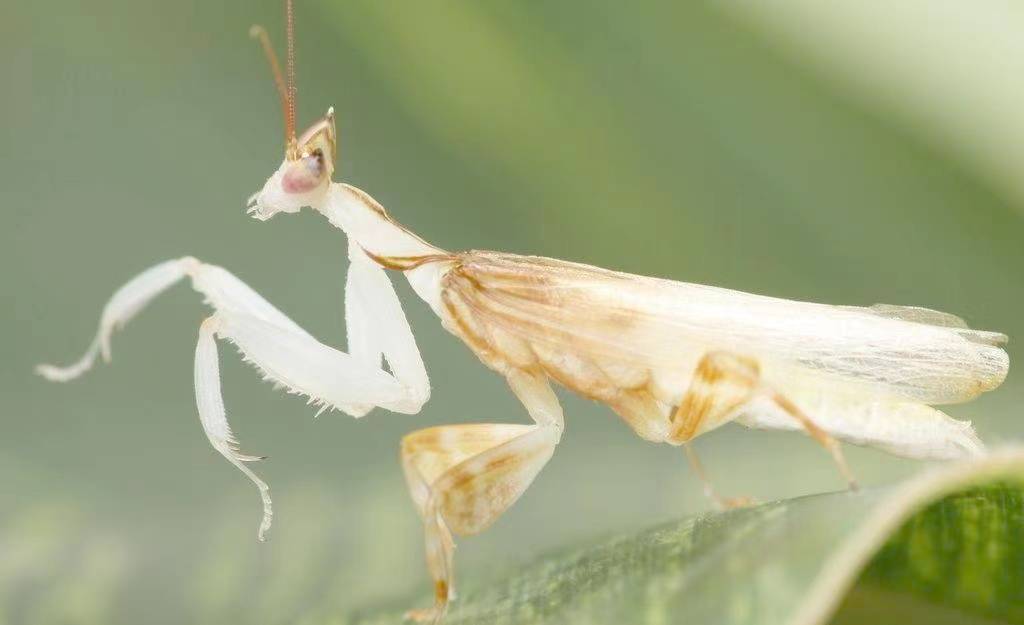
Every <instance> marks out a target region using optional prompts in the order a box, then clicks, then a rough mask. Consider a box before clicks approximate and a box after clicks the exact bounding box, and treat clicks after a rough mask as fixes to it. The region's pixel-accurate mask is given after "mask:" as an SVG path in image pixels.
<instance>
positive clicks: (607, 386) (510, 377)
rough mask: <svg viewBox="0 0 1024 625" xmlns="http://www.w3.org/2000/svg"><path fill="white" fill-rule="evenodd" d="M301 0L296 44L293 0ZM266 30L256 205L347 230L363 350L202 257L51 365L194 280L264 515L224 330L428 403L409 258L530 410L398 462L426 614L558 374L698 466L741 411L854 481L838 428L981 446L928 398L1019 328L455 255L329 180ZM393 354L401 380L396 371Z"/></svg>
mask: <svg viewBox="0 0 1024 625" xmlns="http://www.w3.org/2000/svg"><path fill="white" fill-rule="evenodd" d="M286 6H287V7H288V37H289V52H291V50H292V49H293V44H292V39H293V27H292V10H291V2H290V0H288V1H287V2H286ZM253 34H254V35H255V36H256V37H259V38H260V41H261V43H262V44H263V46H264V50H265V51H266V52H267V56H268V58H269V59H270V63H271V67H272V68H273V70H274V75H275V82H276V84H277V87H278V93H279V95H280V98H281V102H282V108H283V110H284V118H285V158H284V160H283V162H282V163H281V165H280V167H279V168H278V169H277V170H276V171H275V172H274V173H273V175H271V177H270V178H269V179H268V180H267V182H266V183H265V185H264V186H263V188H262V189H261V190H260V191H259V192H257V193H256V194H254V195H253V196H252V197H251V198H250V200H249V205H248V210H249V212H250V213H251V214H252V216H253V217H255V218H257V219H260V220H267V219H270V218H271V217H273V216H274V215H276V214H279V213H296V212H299V211H300V210H301V209H302V208H303V207H310V208H312V209H313V210H315V211H317V212H319V213H321V214H322V215H324V216H325V217H326V218H327V220H328V221H329V223H331V224H332V225H333V226H335V227H337V228H339V229H341V230H342V231H343V232H344V233H345V234H346V235H347V237H348V242H349V259H350V261H351V264H350V267H349V273H348V278H347V282H346V294H345V317H346V323H347V330H348V337H349V343H348V348H349V353H347V354H346V353H344V352H340V351H338V350H335V349H333V348H331V347H328V346H326V345H323V344H321V343H319V342H318V341H316V339H314V338H313V337H311V336H310V335H309V334H307V333H306V332H304V331H303V330H302V329H301V328H299V327H298V326H297V325H296V324H295V323H294V322H292V321H291V320H290V319H288V318H287V317H285V316H284V315H283V314H282V313H280V312H279V311H277V309H275V308H274V307H273V306H271V305H270V304H269V303H268V302H266V301H265V300H263V299H262V298H260V297H259V296H258V295H257V294H255V292H253V291H252V290H251V289H249V288H248V287H246V286H245V285H244V284H242V283H241V282H240V281H239V280H238V279H237V278H234V277H233V276H231V274H229V273H227V272H226V271H225V270H223V269H220V268H217V267H214V266H212V265H205V264H203V263H200V262H199V261H196V260H195V259H191V258H186V259H181V260H178V261H170V262H168V263H164V264H163V265H159V266H157V267H156V268H154V269H152V270H149V271H148V272H146V273H144V274H143V275H142V276H140V277H139V278H137V279H135V280H134V281H133V282H131V283H129V284H128V285H126V287H124V288H123V289H122V290H121V291H119V292H118V293H117V294H116V295H115V296H114V298H113V299H112V300H111V302H110V304H109V305H108V307H107V309H106V310H105V311H104V314H103V319H102V321H101V327H100V331H99V334H98V336H97V338H96V340H95V341H94V342H93V344H92V346H91V347H90V349H89V352H88V353H87V354H86V357H85V358H84V359H83V360H82V361H80V362H79V363H77V364H76V365H72V366H71V367H68V368H65V369H58V368H53V367H43V368H40V373H42V374H43V375H45V376H46V377H48V378H50V379H55V380H63V379H70V378H72V377H76V376H77V375H79V374H81V373H83V372H84V371H85V370H86V369H88V367H89V365H91V363H92V361H93V360H94V359H95V357H96V356H97V355H98V354H102V355H103V356H104V357H105V358H106V357H108V356H109V346H108V342H109V335H110V333H111V331H112V330H113V328H115V327H118V326H120V325H121V324H123V323H124V322H126V321H127V320H128V319H129V318H130V317H131V316H132V315H133V314H134V313H136V312H137V311H138V310H139V309H141V308H142V307H143V306H144V305H145V304H146V303H147V302H148V301H149V300H150V299H151V298H152V297H154V296H155V295H156V294H157V293H159V292H160V291H162V290H163V289H164V288H166V287H168V286H169V285H170V284H172V283H173V282H175V281H177V280H178V279H180V278H183V277H185V276H188V277H191V278H192V282H193V286H194V287H195V288H196V289H197V290H198V291H200V292H201V293H202V294H203V295H204V296H205V297H206V299H207V301H208V302H209V303H210V304H211V305H212V306H213V308H214V310H215V312H214V315H213V316H212V317H211V318H209V319H208V320H207V321H205V322H204V323H203V325H202V327H201V329H200V339H199V345H198V347H197V352H196V397H197V406H198V409H199V413H200V418H201V421H202V423H203V426H204V429H205V430H206V433H207V436H208V437H209V438H210V440H211V442H212V443H213V445H214V447H215V448H216V449H217V450H218V451H220V452H221V453H222V454H224V455H225V457H226V458H228V460H229V461H231V462H232V463H233V464H235V465H236V466H237V467H238V468H239V469H241V470H242V471H243V472H245V473H246V474H247V475H249V477H250V478H251V479H253V480H254V481H255V482H256V484H257V485H258V486H259V487H260V491H261V493H263V494H264V496H265V519H264V525H266V523H268V522H269V515H270V503H269V497H266V486H265V485H264V484H263V483H262V482H261V481H259V479H258V478H257V477H256V476H255V475H254V474H252V473H251V472H250V471H249V469H248V467H247V466H246V464H245V463H246V462H250V461H252V460H255V459H256V458H255V457H253V456H247V455H244V454H241V453H240V452H239V451H238V448H237V445H236V443H235V441H234V438H233V436H232V435H231V431H230V429H229V428H228V425H227V421H226V417H225V414H224V408H223V403H222V401H221V397H220V388H219V381H218V376H217V364H216V347H215V343H214V337H221V338H225V339H227V340H229V341H232V342H234V343H235V344H236V345H237V346H238V347H239V348H240V349H241V351H242V353H243V355H244V356H245V357H246V358H247V359H248V360H250V361H251V362H252V363H253V364H254V365H255V366H257V368H259V369H260V370H261V371H262V372H263V373H264V375H266V376H267V377H268V378H270V379H272V380H274V381H276V382H279V383H281V384H283V385H285V386H286V387H287V388H288V389H289V390H291V391H293V392H298V393H302V394H305V395H307V396H309V397H310V398H311V400H312V401H315V402H318V403H321V404H322V405H323V406H324V407H332V408H339V409H341V410H344V411H346V412H348V413H350V414H353V415H355V416H360V415H362V414H365V413H366V411H368V410H369V409H370V408H372V407H374V406H379V407H383V408H387V409H389V410H393V411H396V412H408V413H412V412H416V411H418V410H419V409H420V407H421V406H422V405H423V403H424V402H425V401H426V400H427V398H428V395H429V383H428V381H427V376H426V373H425V372H424V369H423V364H422V361H421V359H420V355H419V352H418V350H417V348H416V344H415V340H414V338H413V336H412V332H411V330H410V328H409V326H408V323H407V322H406V320H405V317H404V314H403V312H402V309H401V306H400V304H399V302H398V299H397V297H396V296H395V293H394V291H393V290H392V287H391V284H390V282H389V281H388V279H387V277H386V275H385V274H384V273H383V270H384V269H389V270H395V271H399V272H401V273H402V274H403V275H404V276H405V278H406V279H407V280H408V281H409V283H410V285H411V286H412V288H413V290H414V291H415V293H416V294H417V295H418V296H419V297H420V298H421V299H422V300H423V301H424V302H425V303H426V304H427V305H428V306H429V307H430V308H431V310H432V311H433V312H434V313H435V314H436V315H437V316H438V318H439V319H440V321H441V324H442V325H443V327H444V328H445V329H447V330H448V331H449V332H450V333H452V334H454V335H455V336H456V337H458V338H459V339H461V340H462V341H463V342H464V343H465V344H466V345H467V347H469V349H470V350H472V351H473V353H475V354H476V355H477V357H478V358H479V359H480V360H481V361H482V363H483V364H484V365H486V366H487V367H489V368H490V369H492V370H494V371H495V372H497V373H498V374H500V375H502V376H503V377H504V378H505V379H506V381H507V382H508V385H509V387H510V389H511V391H512V392H513V393H514V394H515V395H516V397H517V398H518V399H519V400H520V401H521V403H522V404H523V406H524V408H525V409H526V412H527V414H528V415H529V417H530V420H531V423H529V424H510V423H478V424H468V425H456V426H439V427H431V428H428V429H423V430H419V431H415V432H413V433H411V434H409V435H408V436H406V437H405V438H404V439H403V441H402V443H401V460H402V466H403V470H404V472H405V476H406V480H407V483H408V487H409V489H410V492H411V495H412V499H413V501H414V504H415V506H416V509H417V511H418V513H419V515H420V516H421V518H422V520H423V525H424V536H425V543H426V556H427V565H428V570H429V573H430V575H431V577H432V579H433V582H434V604H433V605H432V606H430V607H428V608H426V609H423V610H416V611H412V612H410V614H409V616H410V617H411V618H413V619H416V620H421V621H433V622H438V621H440V620H441V619H442V618H443V616H444V614H445V613H446V609H447V606H448V604H449V601H450V600H451V598H452V597H453V596H454V562H453V552H454V537H453V536H454V535H456V534H457V535H469V534H475V533H478V532H480V531H482V530H484V529H486V528H487V527H488V526H489V525H490V524H491V523H493V522H494V521H495V520H496V519H497V518H498V517H499V516H500V515H501V514H502V513H503V512H504V511H505V510H507V509H508V508H509V507H510V506H511V505H512V504H513V503H515V501H516V500H517V499H518V498H519V497H520V496H521V495H522V494H523V493H524V492H525V490H526V489H527V488H528V487H529V485H530V484H531V483H532V481H533V480H534V478H536V476H537V475H538V474H539V472H540V471H541V469H542V468H543V467H544V466H545V464H546V463H547V461H548V460H549V459H550V458H551V456H552V454H553V453H554V450H555V447H556V446H557V445H558V442H559V441H560V439H561V437H562V434H563V431H564V420H563V414H562V409H561V406H560V404H559V401H558V398H557V397H556V395H555V393H554V391H553V390H552V387H551V382H552V381H554V382H556V383H558V384H560V385H562V386H563V387H565V388H567V389H570V390H572V391H574V392H576V393H579V394H581V395H583V396H585V397H588V398H591V399H594V400H596V401H599V402H601V403H604V404H606V405H607V406H608V407H610V408H611V409H612V410H613V411H614V412H616V413H617V414H618V415H619V416H620V417H622V418H623V420H625V421H626V423H627V424H628V425H629V426H630V427H631V428H632V429H633V430H634V431H635V432H636V434H637V435H639V436H640V437H642V438H644V439H646V440H649V441H652V442H662V443H668V444H670V445H674V446H681V447H683V448H684V449H685V450H686V453H687V457H688V458H689V459H690V462H691V464H692V466H693V468H694V470H695V471H697V472H698V474H699V475H701V476H703V472H702V470H701V468H700V464H699V461H698V460H697V458H696V456H695V455H694V453H693V451H692V449H691V448H690V447H689V443H690V441H692V440H693V439H694V438H696V437H697V436H700V435H701V434H704V433H706V432H709V431H711V430H713V429H716V428H718V427H720V426H722V425H724V424H726V423H729V422H737V423H739V424H741V425H744V426H747V427H751V428H764V429H776V430H800V431H804V432H806V433H807V434H808V435H810V436H811V437H812V438H813V439H814V440H815V441H816V442H818V443H819V444H821V445H822V446H823V447H824V448H825V449H826V450H827V451H828V452H829V453H830V454H831V455H832V457H833V459H834V461H835V463H836V464H837V466H838V468H839V470H840V472H841V473H842V475H843V477H844V478H845V480H846V481H847V483H848V484H849V485H850V486H851V487H855V486H856V482H855V480H854V478H853V474H852V472H851V471H850V469H849V468H848V466H847V464H846V461H845V459H844V457H843V454H842V450H841V448H840V446H839V441H846V442H850V443H853V444H858V445H866V446H872V447H877V448H880V449H883V450H885V451H888V452H890V453H893V454H897V455H902V456H908V457H913V458H939V459H943V458H957V457H961V456H968V455H974V454H979V453H982V452H983V449H984V448H983V446H982V444H981V442H980V441H979V440H978V438H977V436H976V435H975V434H974V431H973V429H972V428H971V425H970V423H967V422H961V421H956V420H954V419H952V418H950V417H948V416H947V415H945V414H944V413H942V412H941V411H939V410H937V409H935V408H933V407H932V406H934V405H941V404H947V403H955V402H963V401H967V400H970V399H972V398H973V397H975V396H977V395H979V394H981V393H982V392H985V391H988V390H992V389H994V388H995V387H997V386H998V385H999V384H1000V383H1001V382H1002V381H1003V379H1004V377H1005V375H1006V372H1007V368H1008V357H1007V354H1006V352H1005V351H1004V350H1003V349H1002V347H1001V346H1002V344H1003V343H1004V342H1005V341H1006V337H1005V336H1004V335H1001V334H998V333H994V332H985V331H978V330H972V329H970V328H968V327H967V326H966V324H964V323H963V321H961V320H960V319H958V318H957V317H954V316H952V315H948V314H945V313H940V312H936V311H931V310H927V309H923V308H915V307H901V306H882V305H878V306H873V307H868V308H862V307H852V306H830V305H823V304H813V303H806V302H795V301H788V300H782V299H776V298H771V297H764V296H759V295H750V294H746V293H739V292H736V291H729V290H726V289H720V288H715V287H707V286H700V285H694V284H686V283H681V282H675V281H671V280H663V279H656V278H648V277H642V276H636V275H630V274H625V273H619V272H614V271H609V270H605V269H600V268H597V267H592V266H588V265H582V264H576V263H570V262H566V261H562V260H556V259H551V258H541V257H533V256H518V255H514V254H506V253H498V252H480V251H468V252H455V253H453V252H448V251H445V250H443V249H441V248H439V247H436V246H434V245H431V244H429V243H427V242H426V241H424V240H423V239H421V238H420V237H418V236H416V235H415V234H413V233H412V232H410V231H409V230H407V229H406V228H404V227H403V226H402V225H400V224H399V223H398V222H397V221H395V220H394V219H392V218H391V217H390V216H389V215H388V213H387V212H386V211H385V210H384V208H383V207H381V206H380V204H378V203H377V202H376V201H374V200H373V199H372V198H371V197H370V196H369V195H367V194H366V193H364V192H363V191H360V190H359V189H356V188H354V187H352V186H349V185H346V184H343V183H336V182H334V181H333V180H332V178H333V173H334V168H335V158H336V136H335V129H334V114H333V111H332V110H328V112H327V114H326V115H325V116H324V118H322V119H321V120H319V121H318V122H317V123H315V124H313V126H311V127H310V128H309V129H308V130H307V131H306V132H305V133H303V134H301V135H298V136H296V133H295V86H294V85H295V83H294V62H293V60H292V55H291V54H289V56H288V64H287V67H288V77H287V80H286V79H285V77H283V76H282V75H281V71H280V69H279V64H278V63H277V60H276V58H275V57H274V55H273V52H272V50H271V47H270V45H269V42H268V40H267V37H266V34H265V32H264V31H263V30H262V29H258V28H257V29H254V31H253ZM382 356H383V357H384V358H385V359H386V360H387V362H388V364H389V366H390V369H391V371H392V373H390V374H389V373H387V372H386V371H384V370H382V368H381V357H382ZM705 482H706V480H705ZM706 489H707V492H708V494H709V495H710V496H711V497H712V498H713V499H714V500H715V501H717V502H719V503H721V504H723V505H728V504H730V503H732V502H731V501H730V500H726V499H723V498H720V497H718V495H717V494H715V493H714V491H713V490H712V489H711V488H710V486H707V487H706ZM261 535H262V528H261Z"/></svg>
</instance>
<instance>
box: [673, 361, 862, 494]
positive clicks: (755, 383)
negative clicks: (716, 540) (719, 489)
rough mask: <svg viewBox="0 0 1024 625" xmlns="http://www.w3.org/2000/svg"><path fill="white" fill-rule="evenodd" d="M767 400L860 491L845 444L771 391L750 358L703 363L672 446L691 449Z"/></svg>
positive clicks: (678, 412)
mask: <svg viewBox="0 0 1024 625" xmlns="http://www.w3.org/2000/svg"><path fill="white" fill-rule="evenodd" d="M761 398H764V399H767V400H769V401H771V402H773V403H774V404H775V405H777V406H778V407H779V408H780V409H782V410H783V411H784V412H785V413H786V414H788V415H789V416H791V417H792V418H793V419H794V420H796V421H797V422H798V423H799V424H800V425H801V426H802V427H803V428H804V429H805V430H806V431H807V433H808V434H809V435H810V436H811V438H813V439H814V440H815V441H817V442H818V443H819V444H820V445H821V446H822V447H824V448H825V449H826V450H828V452H829V453H830V454H832V458H833V460H834V461H835V463H836V466H838V468H839V471H840V473H842V475H843V477H844V478H845V479H846V480H847V483H848V484H849V486H850V488H851V489H856V488H857V482H856V480H855V479H854V477H853V474H852V472H851V471H850V469H849V466H848V465H847V464H846V459H845V457H844V456H843V452H842V449H841V448H840V446H839V442H838V441H837V440H836V439H835V438H833V437H832V436H831V435H830V434H829V433H828V432H826V431H825V430H823V429H822V428H820V427H819V426H818V425H817V424H816V423H815V422H814V421H813V420H812V419H811V418H810V417H808V416H807V415H806V414H805V413H804V412H803V411H802V410H801V409H800V408H799V406H797V405H796V404H794V403H793V402H792V401H791V400H790V399H788V398H787V397H786V396H785V395H783V394H782V393H780V392H779V391H777V390H775V389H773V388H771V387H770V386H768V385H767V384H766V383H765V382H764V380H763V379H762V377H761V368H760V366H759V365H758V363H757V361H756V360H754V359H753V358H748V357H745V356H739V355H736V354H731V353H728V352H709V353H707V354H706V355H705V356H704V357H703V358H701V360H700V362H698V363H697V368H696V370H695V371H694V374H693V378H692V380H691V382H690V386H689V388H688V389H687V390H686V393H685V394H684V395H683V398H682V400H681V401H680V402H679V405H678V406H677V407H676V409H675V411H674V412H673V414H672V419H671V422H672V423H671V428H670V430H669V436H668V442H669V443H672V444H675V445H683V444H686V443H688V442H689V441H691V440H693V439H694V438H696V437H697V436H700V435H701V434H703V433H705V432H707V431H710V430H713V429H714V428H717V427H719V426H720V425H723V424H725V423H728V422H729V421H732V420H733V419H735V418H736V417H738V416H739V415H740V413H741V412H742V410H743V409H744V408H745V407H747V406H748V405H749V404H750V403H751V402H753V401H755V400H757V399H761ZM687 453H688V455H690V456H691V458H694V456H692V450H688V451H687ZM691 463H693V460H691ZM697 466H699V462H698V463H697ZM698 471H699V472H702V471H701V470H698ZM705 483H707V482H705ZM712 492H713V491H712Z"/></svg>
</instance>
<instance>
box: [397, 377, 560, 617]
mask: <svg viewBox="0 0 1024 625" xmlns="http://www.w3.org/2000/svg"><path fill="white" fill-rule="evenodd" d="M506 377H507V379H508V382H509V386H510V387H511V388H512V390H513V392H515V394H516V396H517V397H518V398H519V400H520V401H522V403H523V404H524V405H525V406H526V408H527V411H528V412H529V413H530V416H531V417H532V418H533V420H534V423H533V424H532V425H518V424H500V423H474V424H467V425H452V426H440V427H433V428H427V429H424V430H419V431H416V432H413V433H412V434H409V435H408V436H406V437H405V438H404V439H403V440H402V466H403V468H404V470H405V475H406V481H407V482H408V485H409V491H410V493H411V495H412V498H413V501H414V502H415V504H416V508H417V510H418V511H419V513H420V516H421V517H422V518H423V523H424V535H425V540H426V552H427V568H428V569H429V571H430V575H431V577H432V578H433V580H434V605H433V606H431V607H430V608H426V609H422V610H412V611H410V612H408V613H407V614H406V617H407V618H410V619H412V620H416V621H421V622H422V621H430V622H434V623H437V622H439V621H440V620H441V619H442V618H443V616H444V614H445V612H446V611H447V607H448V602H449V601H450V600H451V599H452V598H454V567H453V553H454V549H455V543H454V541H453V539H452V534H453V533H455V534H459V535H462V536H468V535H472V534H477V533H479V532H482V531H483V530H484V529H486V528H487V527H489V526H490V525H491V524H492V523H494V521H495V520H497V518H498V517H499V516H501V514H502V513H503V512H504V511H505V510H507V509H508V508H509V507H511V506H512V504H513V503H515V502H516V500H518V499H519V497H520V496H521V495H522V494H523V493H524V492H525V491H526V489H527V488H528V487H529V486H530V484H531V483H532V482H533V480H534V478H536V477H537V474H538V473H540V470H541V469H542V468H544V465H545V464H547V462H548V460H549V459H550V458H551V455H552V454H553V453H554V450H555V446H556V445H557V444H558V441H559V439H560V438H561V435H562V427H563V425H562V409H561V406H560V405H559V403H558V398H557V397H556V396H555V394H554V391H552V390H551V387H550V385H549V384H548V382H547V380H546V379H545V378H543V377H541V375H540V374H533V373H526V372H523V371H519V370H513V371H512V372H510V373H509V374H508V375H507V376H506Z"/></svg>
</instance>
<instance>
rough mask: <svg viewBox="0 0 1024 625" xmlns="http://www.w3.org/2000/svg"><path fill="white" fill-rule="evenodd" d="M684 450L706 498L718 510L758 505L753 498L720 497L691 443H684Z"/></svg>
mask: <svg viewBox="0 0 1024 625" xmlns="http://www.w3.org/2000/svg"><path fill="white" fill-rule="evenodd" d="M683 449H684V450H685V451H686V459H687V460H689V462H690V468H692V469H693V472H694V473H695V474H696V475H697V478H698V479H699V480H700V481H701V484H703V486H704V496H705V497H707V498H708V499H710V500H711V502H712V503H713V504H714V505H715V508H717V509H718V510H732V509H734V508H746V507H749V506H752V505H754V504H756V503H757V500H755V499H754V498H753V497H746V496H739V497H722V496H721V495H719V494H718V492H717V491H716V490H715V487H714V485H712V483H711V480H710V479H709V478H708V474H707V473H706V472H705V471H704V464H703V463H702V462H701V461H700V458H699V457H698V456H697V452H696V451H695V450H694V449H693V445H692V444H691V443H689V442H686V443H683Z"/></svg>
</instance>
